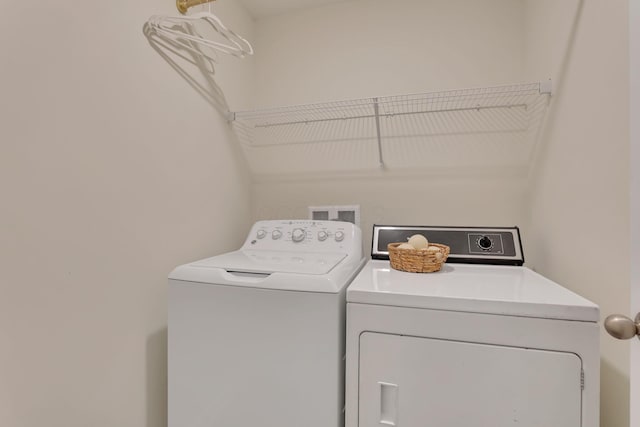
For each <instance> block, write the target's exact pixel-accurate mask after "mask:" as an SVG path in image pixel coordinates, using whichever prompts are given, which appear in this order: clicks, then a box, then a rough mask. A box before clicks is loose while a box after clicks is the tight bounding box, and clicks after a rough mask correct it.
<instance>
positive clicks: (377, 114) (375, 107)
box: [373, 98, 384, 168]
mask: <svg viewBox="0 0 640 427" xmlns="http://www.w3.org/2000/svg"><path fill="white" fill-rule="evenodd" d="M373 113H374V115H375V118H376V134H377V135H378V159H380V167H382V168H383V167H384V159H383V158H382V137H381V136H380V110H379V107H378V98H373Z"/></svg>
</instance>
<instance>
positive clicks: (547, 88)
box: [540, 79, 553, 95]
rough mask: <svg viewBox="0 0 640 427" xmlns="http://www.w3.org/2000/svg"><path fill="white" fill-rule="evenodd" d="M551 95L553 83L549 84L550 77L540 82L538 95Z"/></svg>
mask: <svg viewBox="0 0 640 427" xmlns="http://www.w3.org/2000/svg"><path fill="white" fill-rule="evenodd" d="M542 94H546V95H552V94H553V85H552V84H551V79H549V80H547V81H546V82H540V95H542Z"/></svg>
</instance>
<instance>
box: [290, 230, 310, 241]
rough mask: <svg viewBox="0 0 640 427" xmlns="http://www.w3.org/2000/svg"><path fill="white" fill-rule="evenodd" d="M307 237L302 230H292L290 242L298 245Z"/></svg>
mask: <svg viewBox="0 0 640 427" xmlns="http://www.w3.org/2000/svg"><path fill="white" fill-rule="evenodd" d="M306 236H307V233H306V232H305V231H304V229H302V228H294V229H293V231H292V232H291V240H293V241H294V242H295V243H300V242H302V241H303V240H304V238H305V237H306Z"/></svg>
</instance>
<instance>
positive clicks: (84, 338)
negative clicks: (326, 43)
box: [0, 0, 252, 427]
mask: <svg viewBox="0 0 640 427" xmlns="http://www.w3.org/2000/svg"><path fill="white" fill-rule="evenodd" d="M234 4H236V3H235V2H233V1H220V2H219V6H217V7H218V8H219V10H220V16H221V17H226V18H228V19H227V20H226V22H228V23H229V26H230V27H231V28H234V29H236V28H237V29H238V31H244V33H245V34H247V32H250V27H251V24H252V22H251V20H250V19H249V18H248V15H246V13H245V12H244V11H243V10H241V9H239V7H238V6H237V4H236V5H234ZM2 6H3V12H2V14H0V56H1V58H2V67H1V70H2V71H0V76H1V77H2V78H1V79H0V93H1V94H2V95H1V96H0V123H1V125H0V141H1V142H0V195H1V205H0V206H1V209H0V265H1V266H2V268H1V270H2V273H1V278H0V425H2V426H11V427H40V426H51V427H58V426H59V427H74V426H77V427H87V426H95V427H99V426H104V427H114V426H118V427H127V426H129V427H141V426H149V427H151V426H153V427H156V426H161V425H166V416H165V411H166V402H165V400H166V276H167V274H168V273H169V272H170V271H171V269H172V268H173V267H174V266H176V265H178V264H180V263H183V262H186V261H189V260H194V259H198V258H201V257H205V256H208V255H211V254H214V253H218V252H222V251H224V250H228V249H231V248H234V247H237V246H238V245H239V244H240V243H241V241H242V239H243V238H244V233H245V232H246V230H247V227H248V226H249V223H250V201H249V179H248V174H247V170H246V167H245V163H244V160H243V159H242V157H241V155H240V154H239V153H238V151H237V150H236V144H235V141H234V137H233V136H232V134H231V133H230V131H229V128H228V126H227V124H226V123H225V121H224V120H222V118H221V117H220V115H219V114H218V113H217V112H216V110H214V108H213V107H212V106H211V105H209V103H207V102H206V101H205V99H204V98H202V97H201V96H199V95H198V93H197V92H195V91H194V90H193V88H191V87H190V86H189V85H188V84H187V82H186V81H185V80H184V79H182V78H181V77H180V76H179V75H178V73H177V72H176V70H174V69H173V68H171V67H170V66H169V64H168V63H167V62H166V61H165V60H163V59H162V58H161V57H160V56H159V55H158V53H156V52H155V51H154V50H153V49H152V48H151V47H150V46H149V43H148V42H147V40H146V38H145V37H144V35H143V33H142V24H143V23H144V22H145V21H146V20H147V19H148V18H149V16H150V15H151V14H154V13H172V14H174V13H175V9H174V7H173V3H172V2H157V1H151V0H145V1H142V2H130V1H125V0H112V1H100V2H85V3H82V4H79V3H77V2H60V1H39V2H18V3H16V2H9V1H3V2H2ZM248 35H249V36H250V35H251V34H248ZM234 61H235V59H234ZM246 67H247V65H239V64H235V63H232V62H221V63H220V64H219V65H218V69H217V76H216V81H217V82H218V84H219V86H220V87H221V88H222V89H223V91H224V92H225V94H226V96H227V98H228V99H229V102H230V103H235V104H246V102H247V101H246V100H247V98H248V95H249V93H250V87H249V86H248V85H247V81H246V79H247V78H248V77H249V76H250V75H251V74H250V73H251V70H247V69H246ZM191 73H192V74H194V75H197V73H196V72H194V71H193V70H191Z"/></svg>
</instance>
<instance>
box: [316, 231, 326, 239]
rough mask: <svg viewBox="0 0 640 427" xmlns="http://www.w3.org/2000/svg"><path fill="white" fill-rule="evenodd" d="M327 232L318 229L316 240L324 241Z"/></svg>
mask: <svg viewBox="0 0 640 427" xmlns="http://www.w3.org/2000/svg"><path fill="white" fill-rule="evenodd" d="M327 237H328V234H327V232H326V231H318V240H319V241H321V242H324V241H325V240H327Z"/></svg>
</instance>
